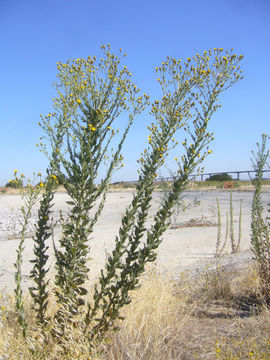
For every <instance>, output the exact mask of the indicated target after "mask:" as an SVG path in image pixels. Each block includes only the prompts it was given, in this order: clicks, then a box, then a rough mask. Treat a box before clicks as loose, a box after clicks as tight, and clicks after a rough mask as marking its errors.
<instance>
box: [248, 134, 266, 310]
mask: <svg viewBox="0 0 270 360" xmlns="http://www.w3.org/2000/svg"><path fill="white" fill-rule="evenodd" d="M267 138H268V136H267V135H265V134H263V135H262V143H261V145H260V144H259V143H257V148H258V150H257V153H256V154H255V153H254V152H252V154H253V158H252V159H251V161H252V166H253V169H254V170H255V172H256V173H255V178H254V180H253V185H254V186H255V191H254V195H253V201H252V211H251V248H252V251H253V254H254V257H255V260H256V266H257V271H258V275H259V278H260V292H261V295H262V297H263V299H264V301H265V302H266V304H267V305H268V306H269V305H270V232H269V231H270V224H269V221H267V219H264V216H263V206H262V201H261V187H262V179H263V169H264V167H265V165H266V164H267V162H268V160H269V155H270V153H269V150H267V149H266V143H267ZM268 220H269V219H268Z"/></svg>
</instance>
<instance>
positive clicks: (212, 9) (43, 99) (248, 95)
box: [0, 0, 270, 185]
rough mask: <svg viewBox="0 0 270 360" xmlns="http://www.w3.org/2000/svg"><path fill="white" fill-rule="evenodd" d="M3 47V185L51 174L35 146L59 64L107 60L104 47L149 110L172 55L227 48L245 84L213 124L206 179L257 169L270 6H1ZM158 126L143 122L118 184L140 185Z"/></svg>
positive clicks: (213, 0)
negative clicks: (19, 175) (120, 62)
mask: <svg viewBox="0 0 270 360" xmlns="http://www.w3.org/2000/svg"><path fill="white" fill-rule="evenodd" d="M0 39H1V41H0V44H1V57H0V78H1V83H0V84H1V86H0V123H1V132H0V151H1V154H2V156H1V167H0V169H1V172H0V185H4V184H5V183H6V182H7V181H8V179H9V178H11V176H12V173H13V169H18V170H19V172H23V173H25V174H26V175H28V176H30V175H31V173H32V172H33V171H40V170H41V171H43V172H44V170H45V168H46V165H47V159H46V158H45V156H44V155H43V154H41V153H40V152H39V151H38V150H37V148H36V147H35V144H36V142H37V141H38V139H39V137H40V136H41V135H42V131H41V129H40V128H39V126H38V121H39V116H40V114H46V113H48V112H49V111H51V110H52V98H53V97H54V94H55V92H54V88H53V86H52V83H53V82H54V81H55V80H56V74H57V71H56V63H57V62H59V61H62V62H65V61H66V60H67V59H68V58H78V57H87V56H89V55H100V45H102V44H107V43H110V44H111V47H112V49H113V50H115V51H117V50H118V49H119V48H120V47H121V48H122V49H123V51H124V52H126V53H127V58H126V65H127V66H128V68H129V69H130V71H131V72H132V74H133V80H134V82H135V83H136V84H137V86H139V87H140V88H141V89H142V90H143V91H144V92H146V93H149V94H150V95H151V97H152V100H154V99H155V97H159V95H160V92H159V87H158V83H157V82H156V80H155V79H156V75H155V71H154V69H155V67H156V66H158V65H159V64H160V63H161V62H162V61H163V60H164V59H165V58H166V56H167V55H169V56H172V57H175V58H184V59H186V58H187V57H192V56H193V55H195V53H197V52H198V53H200V52H203V51H204V50H208V49H210V48H214V47H223V48H224V49H231V48H234V50H235V53H236V54H243V55H244V56H245V58H244V60H243V61H242V68H243V71H244V75H245V78H244V79H243V80H242V81H241V82H240V83H238V84H237V85H235V86H234V87H232V88H231V89H230V90H228V92H226V93H224V94H223V96H222V98H221V99H220V100H221V103H222V108H221V109H220V110H219V111H218V112H217V113H216V114H215V116H214V117H213V119H212V121H211V125H210V128H211V130H212V131H213V132H214V133H215V141H214V143H213V144H212V146H211V148H212V150H213V153H212V154H211V156H209V157H208V158H207V160H206V162H205V164H204V165H205V171H206V172H208V171H209V172H210V171H233V170H247V169H250V168H251V164H250V153H251V150H252V149H254V148H255V146H256V142H257V141H258V140H259V139H260V134H261V133H263V132H266V133H268V134H270V121H269V120H270V116H269V115H270V106H269V99H270V71H269V59H270V46H269V43H270V1H269V0H256V1H254V0H204V1H201V0H167V1H164V0H162V1H161V0H155V1H153V0H144V1H143V0H136V1H129V0H125V1H120V0H114V1H109V0H99V1H94V0H46V1H36V0H24V1H22V0H0ZM151 120H152V119H151V117H150V116H149V115H148V113H147V112H145V113H144V115H143V116H141V117H140V118H138V120H137V122H136V123H135V124H134V127H133V130H132V133H130V136H129V137H128V139H127V144H126V146H125V148H124V156H125V164H126V166H125V167H124V168H123V169H121V171H120V172H119V173H118V174H116V175H115V176H114V180H115V181H118V180H135V179H136V178H137V173H136V168H137V163H136V159H137V158H138V157H139V155H140V152H141V151H142V150H143V149H144V145H145V143H146V139H147V131H146V127H147V125H148V124H149V122H151ZM168 166H169V168H171V169H172V170H173V165H172V164H170V163H169V164H168ZM164 174H165V172H164Z"/></svg>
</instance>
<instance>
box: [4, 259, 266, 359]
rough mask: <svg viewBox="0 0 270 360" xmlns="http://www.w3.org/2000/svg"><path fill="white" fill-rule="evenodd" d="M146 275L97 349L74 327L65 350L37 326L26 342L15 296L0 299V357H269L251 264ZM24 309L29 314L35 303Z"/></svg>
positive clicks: (263, 321) (264, 325) (255, 278)
mask: <svg viewBox="0 0 270 360" xmlns="http://www.w3.org/2000/svg"><path fill="white" fill-rule="evenodd" d="M141 283H142V285H141V287H140V289H138V290H137V291H134V292H133V294H132V302H131V304H130V305H129V306H127V307H126V308H125V309H124V310H123V313H122V315H123V316H124V317H125V320H124V321H121V322H119V324H118V325H119V327H120V330H119V331H118V332H110V333H109V334H108V336H107V338H106V339H105V341H104V342H103V343H102V344H101V345H99V346H96V347H95V351H94V352H93V351H92V352H90V350H89V348H88V345H87V343H86V342H85V341H84V339H83V338H82V337H81V336H80V334H79V333H76V331H74V330H73V331H72V332H70V339H69V343H68V346H67V351H66V353H65V354H63V353H61V351H60V348H59V347H58V346H57V344H55V343H52V342H51V341H47V340H46V338H45V337H42V336H41V332H39V331H33V334H32V340H30V339H29V341H28V346H26V343H25V341H24V340H23V339H22V338H21V336H20V329H19V328H18V325H17V322H16V317H15V314H14V312H13V310H11V308H10V303H11V299H1V304H3V303H6V304H7V307H6V309H3V310H2V320H1V322H2V328H1V336H0V338H1V342H0V354H1V356H2V357H0V359H14V360H15V359H16V360H17V359H29V360H30V359H50V360H52V359H55V360H56V359H70V360H71V359H80V360H84V359H97V360H105V359H106V360H139V359H145V360H150V359H151V360H154V359H155V360H165V359H166V360H176V359H182V360H190V359H207V360H211V359H222V360H242V359H256V360H259V359H261V360H263V359H268V360H269V359H270V342H269V334H270V313H269V311H268V310H266V309H263V307H262V306H261V304H260V300H259V298H258V295H257V289H258V280H257V275H256V272H254V271H253V269H252V268H251V267H247V266H244V267H243V268H242V269H241V270H237V272H236V271H235V270H228V269H227V268H222V267H219V265H218V264H217V266H214V267H213V266H212V265H211V266H209V267H208V268H206V269H205V271H204V272H203V273H202V274H201V275H200V276H198V277H196V279H191V277H190V274H183V276H182V280H181V281H180V283H176V282H175V281H173V280H171V279H168V277H166V276H164V275H161V274H157V273H155V272H149V273H148V274H146V275H145V276H144V278H143V279H142V282H141ZM28 303H29V302H28ZM53 307H54V304H51V308H52V309H53ZM51 311H52V310H51ZM27 314H28V318H29V319H30V318H31V309H30V308H28V309H27ZM48 331H49V330H48ZM31 344H32V345H33V346H32V349H33V352H31V351H30V350H29V347H31ZM29 345H30V346H29ZM251 354H252V355H251Z"/></svg>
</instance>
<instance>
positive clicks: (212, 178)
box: [206, 173, 233, 181]
mask: <svg viewBox="0 0 270 360" xmlns="http://www.w3.org/2000/svg"><path fill="white" fill-rule="evenodd" d="M232 180H233V179H232V177H231V175H229V174H227V173H222V174H215V175H211V176H210V177H209V178H208V179H206V181H232Z"/></svg>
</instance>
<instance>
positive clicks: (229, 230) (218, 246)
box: [215, 191, 243, 256]
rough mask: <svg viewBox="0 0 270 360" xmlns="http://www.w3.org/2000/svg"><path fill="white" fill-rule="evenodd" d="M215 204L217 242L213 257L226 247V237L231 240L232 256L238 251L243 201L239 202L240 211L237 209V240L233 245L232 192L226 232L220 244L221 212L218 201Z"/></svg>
mask: <svg viewBox="0 0 270 360" xmlns="http://www.w3.org/2000/svg"><path fill="white" fill-rule="evenodd" d="M216 202H217V240H216V252H215V256H220V255H221V254H222V253H223V251H224V249H225V246H226V243H227V240H228V236H229V237H230V240H231V253H232V254H234V253H236V252H238V251H239V250H240V244H241V238H242V203H243V200H242V199H241V200H240V209H239V220H238V240H237V243H236V244H235V235H234V215H233V199H232V191H231V192H230V211H229V214H228V212H227V213H226V232H225V238H224V241H223V244H222V240H221V239H222V232H221V212H220V205H219V200H218V199H216Z"/></svg>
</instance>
